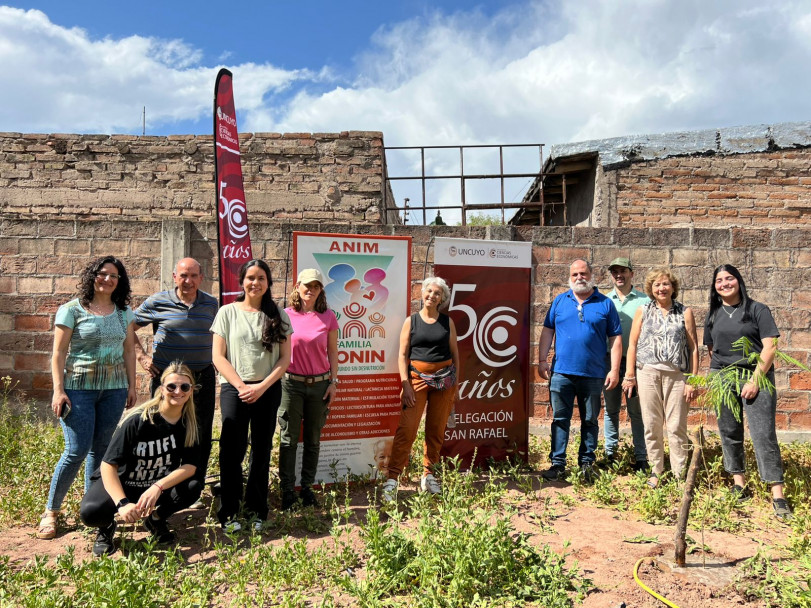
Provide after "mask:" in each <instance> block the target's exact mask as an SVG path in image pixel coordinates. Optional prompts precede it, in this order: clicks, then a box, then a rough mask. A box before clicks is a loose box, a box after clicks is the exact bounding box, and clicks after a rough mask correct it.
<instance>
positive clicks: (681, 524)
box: [675, 426, 704, 568]
mask: <svg viewBox="0 0 811 608" xmlns="http://www.w3.org/2000/svg"><path fill="white" fill-rule="evenodd" d="M690 441H691V442H692V443H693V457H692V459H691V460H690V468H689V469H687V480H686V481H685V484H684V496H682V499H681V509H680V510H679V519H678V521H677V522H676V539H675V545H676V565H677V566H679V567H682V568H683V567H684V564H685V557H684V556H685V553H686V552H687V541H686V540H685V536H686V535H687V520H688V519H689V518H690V505H692V504H693V495H694V494H695V490H696V477H698V470H699V469H700V468H701V463H702V461H703V460H704V429H703V427H701V426H698V427H696V428H694V429H693V430H692V431H691V432H690Z"/></svg>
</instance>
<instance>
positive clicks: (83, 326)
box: [37, 256, 136, 539]
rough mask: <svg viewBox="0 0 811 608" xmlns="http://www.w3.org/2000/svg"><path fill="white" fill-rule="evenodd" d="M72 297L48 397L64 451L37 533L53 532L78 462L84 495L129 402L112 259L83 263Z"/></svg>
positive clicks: (130, 346) (131, 361) (123, 299)
mask: <svg viewBox="0 0 811 608" xmlns="http://www.w3.org/2000/svg"><path fill="white" fill-rule="evenodd" d="M77 287H78V290H79V293H78V297H77V298H76V299H74V300H71V301H70V302H68V303H67V304H63V305H62V306H60V307H59V310H58V311H57V312H56V318H55V320H54V346H53V357H52V359H51V375H52V376H53V400H52V401H51V409H53V413H54V415H56V416H58V417H59V418H60V421H61V424H62V432H63V434H64V437H65V450H64V452H62V456H61V458H60V459H59V462H58V463H57V464H56V470H55V471H54V475H53V480H52V481H51V490H50V493H49V494H48V506H47V510H46V511H45V513H44V514H43V516H42V520H41V521H40V524H39V529H38V530H37V538H45V539H48V538H53V537H54V536H56V522H57V517H58V515H59V511H60V509H61V508H62V501H63V500H64V499H65V496H66V495H67V493H68V490H69V489H70V486H71V484H72V483H73V480H74V479H76V475H77V474H78V472H79V468H80V467H81V465H82V462H83V461H85V458H87V460H86V461H85V492H87V490H88V488H89V487H90V476H91V474H92V473H93V471H95V470H96V469H97V468H98V467H99V465H100V464H101V459H102V457H103V456H104V453H105V452H106V451H107V445H108V444H109V443H110V438H111V437H112V435H113V431H114V430H115V427H116V425H117V424H118V421H119V419H120V418H121V413H122V412H123V410H124V407H125V406H126V407H132V406H133V405H135V400H136V393H135V347H134V340H135V329H134V325H133V320H134V315H133V312H132V310H131V309H130V307H129V306H128V304H129V301H130V282H129V279H128V277H127V271H126V270H125V268H124V265H123V264H122V263H121V262H120V261H119V260H117V259H116V258H114V257H112V256H107V257H104V258H99V259H97V260H94V261H93V262H91V263H90V264H88V265H87V267H85V269H84V272H83V273H82V276H81V278H80V279H79V284H78V285H77Z"/></svg>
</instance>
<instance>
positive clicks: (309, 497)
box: [299, 488, 321, 509]
mask: <svg viewBox="0 0 811 608" xmlns="http://www.w3.org/2000/svg"><path fill="white" fill-rule="evenodd" d="M299 498H301V504H302V505H304V506H305V507H315V508H316V509H317V508H318V507H320V506H321V505H319V504H318V499H317V498H316V497H315V493H314V492H313V489H312V488H301V492H299Z"/></svg>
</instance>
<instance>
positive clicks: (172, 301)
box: [135, 258, 219, 483]
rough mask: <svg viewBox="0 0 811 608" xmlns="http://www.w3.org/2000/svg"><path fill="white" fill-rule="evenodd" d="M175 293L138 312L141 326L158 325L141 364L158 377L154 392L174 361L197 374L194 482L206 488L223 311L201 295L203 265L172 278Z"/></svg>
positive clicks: (187, 262) (186, 261)
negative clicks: (215, 347)
mask: <svg viewBox="0 0 811 608" xmlns="http://www.w3.org/2000/svg"><path fill="white" fill-rule="evenodd" d="M172 279H173V280H174V282H175V288H174V289H170V290H168V291H161V292H160V293H156V294H155V295H153V296H150V297H149V298H147V299H146V300H144V303H143V304H141V305H140V306H139V307H138V310H136V311H135V323H136V324H137V325H138V326H140V327H144V326H145V325H152V331H153V333H154V337H153V339H152V355H151V356H150V355H148V354H147V353H146V352H145V351H144V347H143V346H142V345H141V340H140V339H139V338H138V336H137V335H136V337H135V338H136V339H135V353H136V356H137V358H138V362H139V363H140V364H141V367H143V368H144V369H145V370H146V371H147V372H149V375H150V376H152V386H151V388H150V392H151V393H152V394H153V395H154V394H155V391H156V390H157V389H158V386H160V380H161V374H162V373H163V370H164V369H166V367H167V366H168V365H169V364H170V363H171V362H172V361H183V362H184V363H185V364H186V365H188V366H189V368H190V369H191V370H192V371H193V372H194V374H195V376H196V378H195V380H196V382H197V384H199V385H200V389H199V390H198V391H197V392H195V393H194V406H195V413H196V415H197V425H198V430H199V434H200V458H201V461H200V464H199V466H198V467H197V471H196V472H195V475H194V478H195V479H198V480H199V481H200V482H201V483H204V482H205V478H206V469H207V467H208V458H209V456H210V455H211V431H212V427H213V425H214V396H215V386H216V374H215V371H214V366H213V365H212V363H211V342H212V334H211V331H210V329H211V324H212V323H213V322H214V317H215V316H216V314H217V309H218V308H219V306H218V303H217V300H216V298H214V297H213V296H211V295H209V294H207V293H205V292H204V291H200V283H201V282H202V281H203V274H202V270H201V267H200V264H199V262H197V260H195V259H193V258H183V259H182V260H180V261H179V262H178V263H177V266H175V271H174V272H173V273H172Z"/></svg>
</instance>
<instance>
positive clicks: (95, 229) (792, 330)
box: [0, 214, 811, 430]
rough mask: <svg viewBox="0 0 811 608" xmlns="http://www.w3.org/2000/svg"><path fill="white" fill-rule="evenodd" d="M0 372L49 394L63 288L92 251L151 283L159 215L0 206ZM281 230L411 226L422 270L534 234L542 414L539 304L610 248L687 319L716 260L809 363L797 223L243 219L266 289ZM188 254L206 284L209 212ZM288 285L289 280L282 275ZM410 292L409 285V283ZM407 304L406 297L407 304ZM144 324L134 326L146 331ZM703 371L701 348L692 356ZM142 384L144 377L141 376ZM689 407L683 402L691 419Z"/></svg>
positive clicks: (282, 255) (789, 385) (376, 230)
mask: <svg viewBox="0 0 811 608" xmlns="http://www.w3.org/2000/svg"><path fill="white" fill-rule="evenodd" d="M0 218H2V219H0V229H2V237H0V255H2V257H1V258H0V375H6V374H10V375H12V376H13V377H14V378H15V380H18V381H19V383H20V384H19V386H20V387H21V388H22V389H23V390H25V391H26V392H27V393H28V395H29V396H31V397H33V398H36V399H40V400H46V399H48V398H49V396H50V391H49V389H50V373H49V358H50V350H51V344H52V326H53V316H54V313H55V311H56V308H57V307H58V306H59V305H60V304H61V303H63V302H65V301H67V300H68V299H70V298H71V297H72V296H73V293H74V291H75V283H76V276H77V275H78V273H79V271H80V270H81V269H82V268H83V267H84V265H85V264H86V263H87V261H88V260H89V258H91V257H93V256H100V255H107V254H113V255H116V256H119V257H121V258H122V259H123V260H124V261H125V264H126V266H127V269H128V271H129V273H130V276H131V279H132V284H133V290H134V293H135V296H136V297H135V303H136V304H137V303H139V302H140V301H141V300H142V299H143V298H144V297H145V296H147V295H149V294H151V293H153V292H154V291H157V290H158V289H159V287H160V276H159V273H160V263H159V261H160V238H161V220H160V219H159V218H152V219H144V220H135V219H130V218H111V217H102V218H99V219H94V220H88V219H79V218H61V219H42V220H34V219H31V218H21V217H17V216H15V215H12V214H5V215H3V216H0ZM290 230H301V231H311V232H344V233H362V234H385V235H391V234H395V235H410V236H411V237H412V238H413V239H414V241H413V244H414V247H413V252H414V259H413V267H412V274H413V277H414V279H415V283H416V282H417V281H418V280H420V279H421V278H422V273H423V263H424V261H425V258H426V255H427V256H428V262H429V264H428V272H429V273H430V272H431V264H430V262H431V261H432V259H433V257H432V256H433V254H432V250H431V249H429V242H430V239H431V238H432V236H435V235H439V236H449V237H462V238H481V239H490V238H492V239H494V240H519V241H531V242H532V243H533V264H534V269H533V273H532V276H533V287H532V297H533V302H532V309H533V312H532V328H531V331H532V337H531V342H532V344H533V353H532V356H533V366H532V368H531V378H530V382H531V383H532V388H533V401H534V403H533V412H534V414H535V415H536V416H539V417H541V418H546V417H548V416H549V398H548V392H547V388H546V384H545V383H544V382H541V381H540V379H539V378H538V376H537V372H536V364H537V350H536V349H537V341H538V337H539V335H540V324H541V322H542V321H543V315H544V314H545V312H546V310H547V308H548V306H549V303H550V302H551V300H552V298H553V297H554V296H555V295H557V294H558V293H560V292H562V291H564V290H565V289H566V281H567V274H568V265H569V263H570V261H571V260H572V259H573V258H575V257H585V258H587V259H591V260H593V262H594V264H595V268H596V275H595V276H596V278H597V279H598V280H599V284H600V286H601V287H602V288H603V289H604V290H605V289H606V288H607V287H608V284H609V277H608V275H607V273H606V271H605V270H604V268H605V265H606V264H607V263H608V262H609V261H610V260H612V259H613V258H615V257H617V256H619V255H623V256H626V255H630V257H631V259H632V260H633V261H634V263H635V264H636V266H637V269H636V277H635V278H636V283H637V284H640V283H641V282H642V280H643V278H644V274H645V272H646V271H647V270H648V269H649V267H651V266H654V265H659V264H667V265H671V266H672V267H673V268H674V270H675V272H676V273H677V275H678V276H679V277H680V278H681V280H682V294H683V295H682V297H681V298H680V299H681V300H682V301H683V302H685V303H686V304H687V305H689V306H692V307H693V308H694V311H695V313H696V318H697V319H699V320H703V318H704V315H705V314H706V307H707V299H708V295H709V292H708V286H709V281H710V279H711V276H712V269H713V268H714V267H715V266H717V265H718V264H720V263H724V262H729V263H732V264H734V265H736V266H737V267H738V268H739V269H740V270H741V272H742V274H743V276H744V278H745V279H746V281H747V285H748V287H749V289H750V293H751V294H752V295H753V297H754V298H755V299H757V300H760V301H762V302H764V303H766V304H767V305H769V306H770V307H771V308H772V310H773V312H774V315H775V318H776V320H777V324H778V326H779V328H780V331H781V334H782V337H781V341H780V345H781V348H783V349H784V350H786V351H788V352H789V353H790V354H791V355H793V356H795V357H796V358H797V359H799V360H800V361H802V362H804V363H806V364H808V363H811V330H810V329H809V327H810V326H811V312H809V307H810V305H811V286H809V285H811V281H809V278H811V250H809V246H811V230H802V229H778V228H759V229H741V228H724V229H704V228H681V229H648V228H563V227H545V228H541V227H517V228H509V227H465V228H462V227H425V226H421V227H412V226H408V227H403V226H379V225H370V224H360V223H356V224H351V225H344V226H340V225H335V224H334V223H332V222H312V223H296V224H280V223H278V222H275V223H274V222H269V221H260V220H254V221H253V222H252V227H251V237H252V241H253V244H254V251H255V254H256V255H257V256H261V257H263V258H264V259H266V260H267V261H268V263H269V264H270V266H271V269H272V273H273V277H274V281H275V283H274V286H273V294H274V297H276V298H277V299H281V298H282V297H283V295H284V293H285V291H286V289H285V285H284V279H285V276H286V275H289V270H290V269H289V260H288V255H287V252H288V239H289V237H290V233H289V231H290ZM191 233H192V236H191V254H192V255H193V256H194V257H196V258H197V259H198V260H200V262H201V263H202V264H203V268H204V271H205V272H206V274H207V280H206V282H205V283H204V284H203V288H204V289H206V290H207V291H212V290H213V284H214V282H212V279H213V278H215V277H216V227H215V225H214V223H213V222H212V221H210V220H199V221H196V222H194V223H193V225H192V231H191ZM288 288H289V284H288ZM413 294H414V297H415V298H416V297H417V296H418V290H414V291H413ZM416 305H417V302H416V300H415V301H414V306H416ZM148 333H149V330H148V328H145V329H144V330H142V331H141V335H142V336H147V335H148ZM703 358H704V360H703V367H704V368H705V369H706V363H707V361H706V355H704V356H703ZM141 383H142V394H145V391H143V387H144V386H145V378H141ZM777 386H778V390H779V406H778V409H779V412H778V425H779V427H780V428H782V429H790V430H796V429H806V430H808V429H811V407H810V406H811V402H810V401H809V396H810V395H811V374H808V373H802V372H799V371H795V370H788V369H785V368H783V369H780V370H779V371H778V373H777ZM696 415H697V412H693V414H692V417H693V418H694V419H695V417H696Z"/></svg>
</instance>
